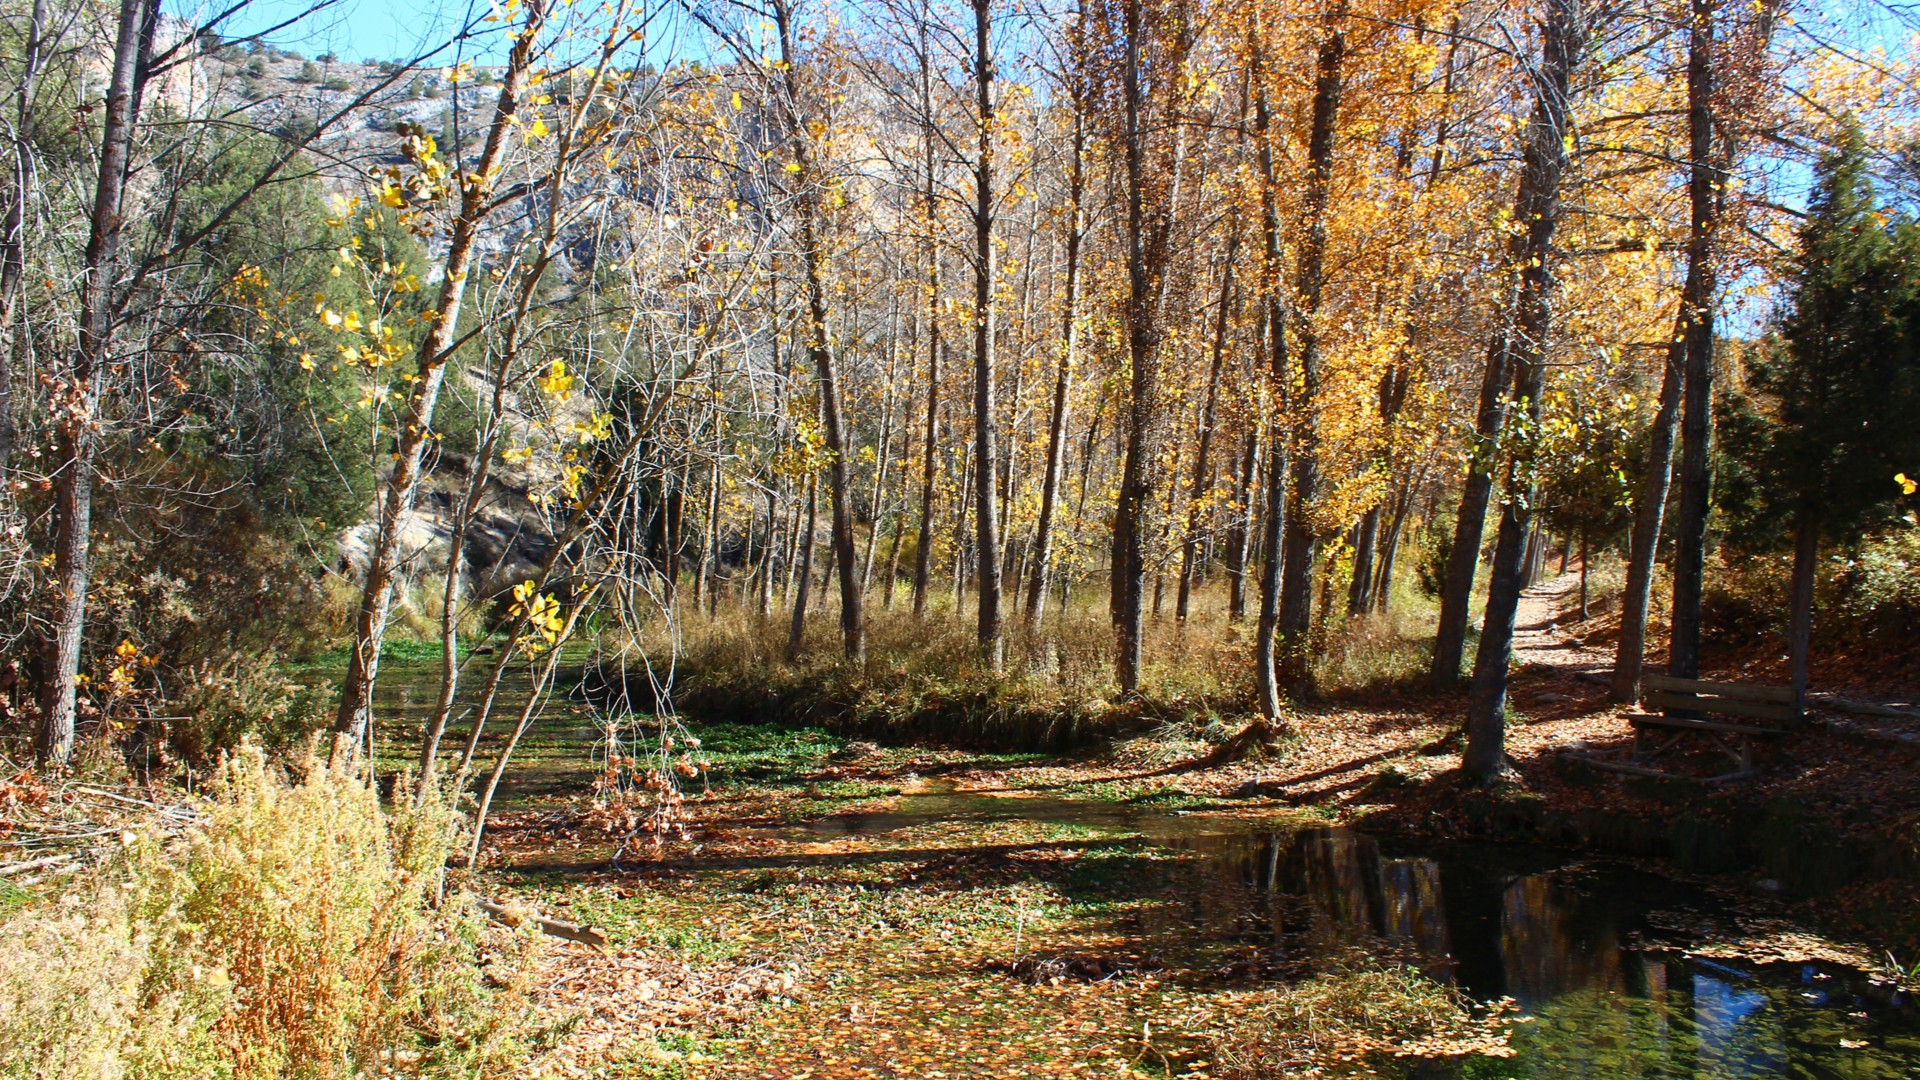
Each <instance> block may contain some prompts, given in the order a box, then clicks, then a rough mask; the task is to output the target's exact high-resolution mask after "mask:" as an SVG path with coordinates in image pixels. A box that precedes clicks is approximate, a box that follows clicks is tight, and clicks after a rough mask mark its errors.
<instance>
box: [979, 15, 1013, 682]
mask: <svg viewBox="0 0 1920 1080" xmlns="http://www.w3.org/2000/svg"><path fill="white" fill-rule="evenodd" d="M991 3H992V0H973V49H974V55H973V73H974V77H973V100H974V108H975V109H976V110H978V113H977V115H976V117H975V119H976V120H977V121H978V128H979V131H978V136H979V142H978V144H977V146H976V150H975V153H976V155H977V156H976V157H975V158H974V163H973V460H974V466H973V467H974V472H975V473H976V474H977V475H978V477H979V480H978V482H976V483H975V484H974V485H973V490H974V498H975V499H976V500H977V505H975V507H974V511H973V517H974V528H975V536H974V547H975V548H976V551H975V555H974V557H975V562H976V564H977V565H978V569H979V574H980V596H979V599H980V618H979V623H978V627H977V629H978V633H979V641H980V653H981V657H982V659H983V660H984V661H985V662H986V665H987V668H988V670H990V671H992V672H993V673H994V674H996V675H997V674H999V673H1000V672H1001V671H1002V670H1003V669H1004V667H1005V666H1006V646H1005V641H1004V639H1003V637H1002V636H1001V623H1000V571H1001V566H1000V511H999V508H998V506H997V505H996V495H997V494H998V493H997V491H996V490H995V484H994V480H995V477H996V475H997V471H998V468H999V465H1000V453H999V447H998V445H997V438H996V436H997V434H998V432H997V431H996V428H997V427H998V425H999V416H998V414H997V411H996V408H995V405H994V362H993V346H994V332H995V325H994V324H995V321H996V316H997V307H998V305H997V304H996V303H995V300H994V286H995V280H994V279H995V278H996V277H997V276H998V269H999V257H998V252H997V251H996V249H995V248H994V244H993V224H994V191H993V182H994V181H993V140H994V138H995V135H996V133H995V130H994V126H995V123H996V121H995V119H994V112H993V53H992V35H993V18H992V13H991V11H990V10H989V9H990V6H991Z"/></svg>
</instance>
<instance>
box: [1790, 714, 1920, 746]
mask: <svg viewBox="0 0 1920 1080" xmlns="http://www.w3.org/2000/svg"><path fill="white" fill-rule="evenodd" d="M1814 723H1816V724H1818V725H1820V726H1821V727H1823V728H1826V729H1827V731H1828V732H1829V733H1831V734H1833V735H1836V736H1839V737H1840V738H1843V739H1852V740H1855V741H1858V742H1875V743H1891V744H1893V745H1895V746H1906V747H1920V732H1912V731H1888V730H1886V729H1885V728H1877V727H1874V726H1873V725H1871V724H1861V723H1856V722H1854V721H1852V720H1833V719H1816V720H1815V721H1814Z"/></svg>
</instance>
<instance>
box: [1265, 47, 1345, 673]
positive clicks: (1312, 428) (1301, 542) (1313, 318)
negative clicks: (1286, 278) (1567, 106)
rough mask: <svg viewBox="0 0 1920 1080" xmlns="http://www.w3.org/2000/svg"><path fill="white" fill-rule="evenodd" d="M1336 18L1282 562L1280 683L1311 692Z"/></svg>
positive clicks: (1328, 51) (1308, 216)
mask: <svg viewBox="0 0 1920 1080" xmlns="http://www.w3.org/2000/svg"><path fill="white" fill-rule="evenodd" d="M1336 18H1337V17H1336V16H1329V17H1328V27H1327V36H1326V38H1325V39H1324V40H1323V41H1322V42H1321V43H1320V51H1319V56H1318V58H1317V61H1316V63H1315V72H1316V79H1315V83H1314V92H1313V126H1312V130H1311V132H1310V133H1309V136H1308V142H1307V190H1306V195H1305V197H1304V201H1305V205H1304V207H1303V211H1302V216H1303V218H1304V220H1303V222H1302V226H1303V227H1302V229H1301V232H1302V234H1303V239H1302V240H1301V243H1300V255H1299V258H1300V263H1299V273H1298V276H1297V281H1296V286H1295V288H1296V292H1297V293H1298V296H1299V303H1298V305H1297V308H1296V310H1295V311H1294V312H1293V315H1294V319H1295V324H1296V329H1295V336H1296V338H1297V339H1298V341H1299V343H1300V349H1299V368H1300V370H1299V377H1300V385H1299V397H1298V399H1297V400H1296V401H1294V402H1293V403H1292V405H1293V408H1292V410H1291V411H1292V412H1293V414H1294V415H1293V432H1292V436H1293V455H1292V456H1293V462H1292V469H1291V474H1292V476H1291V479H1292V486H1293V490H1292V492H1291V493H1290V494H1289V502H1290V503H1291V505H1292V507H1293V513H1291V514H1290V515H1288V518H1287V530H1286V535H1285V543H1286V554H1285V555H1284V556H1283V557H1282V559H1281V572H1280V573H1281V580H1280V621H1279V624H1278V632H1279V635H1280V653H1279V657H1278V664H1279V672H1278V678H1279V680H1280V681H1281V682H1282V683H1283V684H1286V685H1288V686H1291V687H1293V688H1294V689H1295V690H1299V691H1304V690H1307V689H1308V688H1309V685H1308V684H1309V682H1310V680H1311V677H1312V676H1311V668H1310V664H1309V661H1310V660H1311V651H1310V647H1311V641H1310V637H1311V635H1310V633H1309V632H1310V631H1311V630H1312V628H1313V575H1314V570H1315V564H1316V563H1317V562H1318V561H1319V558H1318V556H1319V546H1320V536H1319V533H1318V530H1317V527H1316V525H1315V524H1314V521H1313V515H1312V513H1311V512H1310V511H1311V510H1312V508H1313V506H1314V504H1315V503H1316V502H1317V501H1318V500H1319V498H1320V430H1319V417H1318V413H1319V408H1320V403H1319V397H1320V328H1319V325H1318V322H1319V314H1320V297H1321V293H1322V291H1323V289H1324V288H1325V286H1326V267H1325V263H1326V249H1327V202H1328V199H1329V197H1330V195H1331V191H1332V187H1333V147H1334V139H1335V136H1336V132H1337V126H1338V123H1339V115H1340V91H1341V81H1342V74H1343V71H1342V68H1343V65H1344V64H1345V61H1346V51H1347V39H1346V35H1345V33H1344V32H1343V31H1342V30H1341V29H1340V28H1339V26H1338V24H1337V22H1336V21H1335V20H1336Z"/></svg>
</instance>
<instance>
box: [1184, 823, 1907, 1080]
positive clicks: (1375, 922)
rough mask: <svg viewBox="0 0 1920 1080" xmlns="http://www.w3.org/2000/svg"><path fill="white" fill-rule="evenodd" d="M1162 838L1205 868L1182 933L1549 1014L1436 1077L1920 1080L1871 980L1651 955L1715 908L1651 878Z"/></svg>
mask: <svg viewBox="0 0 1920 1080" xmlns="http://www.w3.org/2000/svg"><path fill="white" fill-rule="evenodd" d="M1162 842H1163V843H1167V844H1171V845H1174V846H1177V847H1181V848H1185V849H1188V850H1191V851H1193V852H1195V853H1196V854H1198V855H1200V856H1202V857H1201V858H1199V859H1196V860H1194V873H1196V874H1197V875H1199V876H1200V879H1201V880H1200V881H1199V882H1197V883H1196V884H1197V885H1198V890H1197V892H1198V893H1199V894H1200V895H1199V897H1198V898H1196V899H1195V900H1194V901H1193V902H1192V903H1190V904H1187V905H1184V906H1183V909H1182V910H1180V911H1177V912H1173V913H1171V917H1172V920H1173V921H1176V922H1177V921H1186V925H1187V926H1188V927H1189V928H1193V927H1196V926H1197V927H1199V928H1201V929H1203V930H1204V931H1207V932H1210V933H1213V934H1216V935H1221V936H1224V937H1227V938H1229V939H1231V940H1235V941H1238V942H1241V943H1243V944H1246V945H1249V946H1256V947H1258V948H1260V949H1261V950H1263V951H1264V952H1265V953H1266V954H1267V955H1268V956H1269V958H1270V960H1271V961H1272V962H1271V963H1270V964H1269V965H1267V968H1266V969H1267V970H1269V971H1284V970H1288V969H1289V968H1292V969H1294V970H1299V969H1303V968H1304V969H1306V970H1312V969H1314V968H1316V967H1323V966H1326V965H1328V964H1331V963H1332V962H1333V958H1335V957H1337V956H1339V955H1341V954H1342V953H1343V951H1344V952H1345V953H1347V954H1349V955H1350V954H1351V952H1352V950H1354V949H1355V948H1360V949H1364V950H1365V951H1367V952H1369V953H1371V954H1374V955H1377V956H1387V957H1391V958H1394V959H1399V960H1404V961H1408V962H1412V963H1415V964H1418V965H1419V966H1420V967H1421V968H1422V969H1423V970H1425V971H1426V972H1427V973H1428V974H1429V975H1431V976H1433V977H1434V978H1437V979H1441V980H1443V981H1449V982H1452V983H1454V984H1456V985H1458V986H1460V987H1461V988H1462V989H1463V990H1465V991H1466V992H1467V993H1468V994H1470V995H1471V996H1473V997H1475V998H1478V999H1482V1000H1486V999H1492V998H1499V997H1512V998H1514V999H1515V1000H1517V1001H1518V1002H1519V1003H1520V1006H1521V1008H1522V1009H1523V1010H1524V1011H1525V1012H1526V1013H1527V1014H1528V1015H1530V1016H1531V1017H1533V1020H1532V1022H1530V1023H1526V1024H1523V1025H1521V1026H1520V1027H1519V1028H1518V1029H1517V1032H1516V1036H1515V1046H1516V1048H1517V1049H1518V1051H1519V1055H1518V1056H1517V1057H1515V1058H1513V1059H1508V1060H1501V1061H1492V1060H1486V1059H1481V1060H1478V1061H1473V1060H1469V1061H1463V1062H1454V1063H1448V1064H1445V1065H1442V1066H1438V1067H1437V1069H1438V1071H1435V1069H1434V1068H1428V1069H1425V1070H1422V1075H1440V1076H1461V1077H1483V1076H1484V1077H1542V1078H1545V1077H1663V1078H1664V1077H1691V1078H1714V1080H1734V1078H1748V1077H1756V1078H1757V1077H1777V1076H1786V1077H1806V1078H1843V1077H1844V1078H1854V1077H1860V1078H1876V1080H1877V1078H1880V1077H1887V1078H1893V1077H1907V1078H1911V1077H1920V1038H1917V1037H1916V1033H1920V1025H1917V1023H1916V1021H1920V1017H1916V1016H1915V1010H1914V1009H1913V1007H1912V1005H1911V1003H1910V1002H1908V1001H1906V1000H1905V999H1904V998H1903V997H1901V996H1899V995H1897V994H1895V993H1893V992H1892V991H1891V990H1889V989H1888V988H1886V987H1885V986H1883V985H1879V984H1874V983H1871V982H1870V981H1869V980H1868V979H1866V978H1865V977H1864V976H1862V975H1861V974H1860V973H1858V972H1853V971H1848V970H1842V969H1823V968H1820V967H1817V966H1812V965H1808V966H1805V967H1802V968H1798V969H1789V970H1781V969H1777V968H1775V969H1764V970H1755V971H1743V970H1741V969H1739V968H1737V967H1730V966H1725V965H1719V964H1714V963H1711V962H1705V961H1696V960H1689V959H1687V958H1684V957H1682V956H1680V955H1678V954H1676V953H1672V952H1663V951H1656V950H1654V949H1651V948H1649V947H1647V946H1644V945H1642V944H1641V943H1640V938H1639V934H1640V933H1642V932H1643V931H1645V930H1646V928H1647V920H1646V916H1647V915H1648V913H1649V912H1650V911H1652V910H1655V909H1658V908H1671V907H1681V906H1698V905H1702V904H1705V903H1707V902H1708V901H1707V898H1706V897H1705V896H1702V895H1699V894H1696V893H1694V892H1693V891H1691V890H1688V889H1685V888H1683V887H1680V886H1677V885H1674V884H1673V883H1671V882H1666V881H1664V880H1662V879H1659V878H1655V877H1652V876H1650V875H1644V874H1635V873H1631V872H1627V871H1624V870H1604V871H1603V870H1592V869H1586V868H1582V867H1579V866H1577V865H1576V866H1564V865H1556V864H1555V862H1554V861H1553V860H1552V859H1551V857H1550V856H1542V855H1527V854H1517V853H1514V852H1511V851H1505V850H1491V849H1475V848H1466V847H1462V848H1442V849H1438V850H1433V851H1428V852H1424V853H1421V852H1415V853H1407V852H1396V851H1390V850H1383V849H1382V846H1381V844H1380V843H1379V842H1378V841H1377V840H1375V839H1373V838H1371V837H1368V836H1365V835H1362V834H1358V833H1354V832H1350V831H1345V830H1339V829H1309V830H1305V831H1301V832H1295V833H1279V834H1270V835H1251V836H1206V837H1191V836H1189V837H1173V838H1167V839H1165V840H1163V841H1162ZM1162 929H1172V927H1171V926H1167V927H1163V928H1162Z"/></svg>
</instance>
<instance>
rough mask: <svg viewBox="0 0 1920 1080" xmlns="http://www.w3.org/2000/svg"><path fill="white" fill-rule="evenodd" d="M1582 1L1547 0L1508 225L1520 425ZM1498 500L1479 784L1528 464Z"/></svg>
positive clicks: (1548, 254) (1567, 127) (1549, 308)
mask: <svg viewBox="0 0 1920 1080" xmlns="http://www.w3.org/2000/svg"><path fill="white" fill-rule="evenodd" d="M1584 22H1585V19H1584V11H1583V7H1582V0H1547V9H1546V16H1545V27H1544V33H1543V37H1542V42H1541V60H1540V66H1539V68H1538V71H1537V73H1536V74H1535V76H1534V80H1535V86H1534V110H1533V117H1532V120H1531V121H1530V123H1529V125H1528V132H1527V143H1526V150H1525V156H1524V159H1523V163H1522V166H1521V175H1520V191H1519V194H1518V196H1517V197H1516V199H1515V206H1514V217H1513V220H1515V221H1517V222H1524V223H1526V231H1525V232H1524V233H1523V234H1521V235H1519V236H1517V237H1516V238H1515V239H1516V241H1517V242H1518V244H1517V246H1518V247H1519V251H1518V255H1519V256H1520V257H1519V258H1517V259H1513V260H1511V264H1512V265H1511V267H1510V269H1509V271H1508V272H1509V273H1512V274H1516V275H1518V277H1519V288H1518V289H1517V292H1518V300H1517V304H1516V309H1517V310H1516V315H1517V318H1516V330H1517V332H1516V333H1515V334H1514V335H1513V340H1514V348H1513V352H1514V368H1515V378H1514V382H1515V396H1516V397H1517V398H1519V399H1520V401H1521V407H1522V408H1524V409H1525V410H1526V412H1527V415H1528V417H1529V419H1530V420H1531V421H1533V422H1536V424H1537V421H1538V420H1539V419H1540V415H1541V391H1542V389H1543V388H1544V387H1545V385H1546V355H1545V353H1546V348H1547V339H1548V336H1549V335H1550V334H1551V332H1552V330H1553V262H1554V251H1553V239H1554V231H1555V229H1556V228H1557V227H1558V226H1559V223H1560V210H1561V203H1560V183H1561V179H1562V177H1563V176H1564V175H1565V173H1566V168H1567V156H1568V142H1569V139H1568V136H1569V134H1570V132H1571V130H1572V127H1571V125H1572V115H1571V107H1572V102H1571V100H1570V96H1569V86H1570V84H1571V82H1572V77H1573V68H1574V65H1575V64H1576V63H1577V62H1578V61H1579V55H1580V50H1581V46H1582V42H1583V40H1584V36H1585V26H1584V25H1583V24H1584ZM1506 483H1507V492H1508V497H1507V499H1506V502H1505V504H1504V505H1503V506H1502V508H1501V514H1500V531H1499V539H1498V541H1497V542H1496V544H1495V548H1494V560H1493V575H1492V578H1491V580H1490V583H1489V585H1488V588H1487V612H1486V622H1485V625H1484V627H1483V629H1482V630H1481V634H1480V649H1479V652H1478V653H1477V654H1476V655H1475V657H1474V668H1473V685H1472V688H1471V690H1470V691H1469V693H1468V697H1467V749H1466V753H1465V754H1464V756H1463V758H1462V761H1461V765H1462V767H1463V768H1464V769H1465V771H1466V773H1467V775H1468V776H1470V777H1472V778H1473V779H1475V780H1476V781H1479V782H1482V783H1485V782H1488V781H1491V780H1493V779H1495V778H1496V777H1498V776H1500V775H1502V774H1503V773H1504V772H1505V771H1506V706H1507V669H1508V666H1509V664H1510V663H1511V662H1512V658H1513V628H1514V616H1515V613H1516V612H1517V611H1518V609H1519V604H1520V592H1521V589H1522V588H1523V587H1524V586H1523V579H1524V574H1525V569H1526V568H1525V565H1524V561H1525V559H1526V554H1527V551H1526V549H1527V542H1528V536H1529V534H1530V533H1531V532H1532V525H1533V503H1534V500H1533V498H1532V494H1533V491H1534V488H1535V486H1536V485H1535V477H1534V462H1533V460H1532V455H1531V454H1529V453H1526V452H1524V451H1521V450H1516V451H1515V452H1513V453H1512V454H1510V455H1509V456H1508V458H1507V468H1506Z"/></svg>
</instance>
